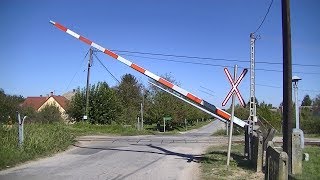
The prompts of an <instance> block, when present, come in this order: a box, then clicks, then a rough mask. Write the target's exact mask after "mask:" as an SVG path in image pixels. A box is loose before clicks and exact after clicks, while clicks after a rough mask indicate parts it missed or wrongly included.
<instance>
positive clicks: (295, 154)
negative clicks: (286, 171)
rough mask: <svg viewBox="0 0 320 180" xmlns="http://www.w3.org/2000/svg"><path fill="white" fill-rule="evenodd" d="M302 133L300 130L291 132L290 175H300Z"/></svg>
mask: <svg viewBox="0 0 320 180" xmlns="http://www.w3.org/2000/svg"><path fill="white" fill-rule="evenodd" d="M302 138H303V132H302V130H300V129H293V132H292V174H301V173H302V158H303V153H302V148H303V147H304V145H303V141H302Z"/></svg>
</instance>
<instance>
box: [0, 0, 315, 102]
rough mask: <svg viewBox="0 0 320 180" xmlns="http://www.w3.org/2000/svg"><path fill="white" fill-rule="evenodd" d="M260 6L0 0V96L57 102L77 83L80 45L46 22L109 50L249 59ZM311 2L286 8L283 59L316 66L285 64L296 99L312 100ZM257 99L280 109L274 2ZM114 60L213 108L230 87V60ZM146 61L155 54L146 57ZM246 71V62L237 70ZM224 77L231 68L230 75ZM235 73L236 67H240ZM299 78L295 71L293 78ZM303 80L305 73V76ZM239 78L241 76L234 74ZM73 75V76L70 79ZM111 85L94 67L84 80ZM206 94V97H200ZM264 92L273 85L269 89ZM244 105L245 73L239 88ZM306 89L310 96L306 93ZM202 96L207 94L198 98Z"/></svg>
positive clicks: (265, 0) (114, 65)
mask: <svg viewBox="0 0 320 180" xmlns="http://www.w3.org/2000/svg"><path fill="white" fill-rule="evenodd" d="M269 3H270V1H269V0H260V1H256V0H245V1H236V0H230V1H215V0H214V1H209V0H208V1H195V0H194V1H191V0H190V1H188V0H186V1H176V0H170V1H169V0H164V1H147V0H146V1H121V0H120V1H83V0H79V1H62V0H57V1H45V0H44V1H15V0H10V1H9V0H4V1H0V23H1V28H0V39H1V41H0V49H1V50H0V63H1V64H0V65H1V71H0V88H3V89H4V90H5V92H6V93H8V94H18V95H23V96H24V97H27V96H39V95H40V94H42V95H46V94H48V93H49V92H50V91H55V93H56V94H63V93H65V92H66V91H70V90H72V89H73V88H77V87H78V86H80V87H84V86H85V82H86V71H85V69H86V61H87V60H85V59H84V56H85V54H86V53H87V51H88V49H89V47H88V46H87V45H86V44H84V43H82V42H80V41H78V40H76V39H74V38H73V37H71V36H69V35H68V34H66V33H63V32H62V31H60V30H58V29H56V28H55V27H54V26H52V25H51V24H50V23H49V20H53V21H56V22H59V23H61V24H63V25H64V26H66V27H68V28H70V29H71V30H73V31H75V32H77V33H79V34H81V35H83V36H85V37H87V38H89V39H91V40H93V41H95V42H96V43H98V44H100V45H102V46H103V47H105V48H108V49H116V50H128V51H140V52H152V53H164V54H175V55H186V56H200V57H210V58H222V59H238V60H244V61H246V60H249V55H250V54H249V50H250V49H249V48H250V44H249V43H250V38H249V35H250V33H251V32H253V31H255V29H256V28H257V27H258V25H259V24H260V22H261V20H262V18H263V17H264V15H265V13H266V10H267V8H268V6H269ZM319 7H320V1H317V0H308V1H299V0H292V1H291V21H292V24H291V28H292V57H293V58H292V61H293V63H295V64H315V65H318V67H307V66H293V72H294V73H293V75H298V76H299V77H301V78H302V81H301V82H300V83H299V87H300V89H301V90H300V91H299V100H302V98H303V96H304V95H306V94H309V95H310V96H311V97H312V98H313V97H315V96H316V95H317V94H320V85H319V80H320V71H319V70H320V67H319V66H320V62H319V57H320V35H319V33H320V24H319V23H317V22H318V21H319V20H318V18H319V17H320V11H319V10H318V9H319ZM256 34H257V35H260V36H261V38H260V39H259V40H257V41H256V62H257V64H256V68H257V71H256V83H257V86H256V96H257V98H258V100H259V101H265V102H266V103H272V104H273V105H274V106H278V105H279V104H280V102H281V101H282V72H274V71H265V70H258V69H267V70H270V69H272V70H279V71H281V70H282V65H270V64H261V63H259V62H271V63H273V62H275V63H282V32H281V3H280V1H279V0H275V1H274V3H273V5H272V7H271V10H270V13H269V15H268V17H267V19H266V21H265V23H264V24H263V26H262V28H261V29H260V30H259V31H258V32H257V33H256ZM98 57H99V58H100V59H101V60H102V62H103V63H104V65H105V66H106V67H108V69H109V70H110V71H111V72H112V73H113V74H114V75H115V76H116V77H117V78H118V79H120V78H121V76H122V75H124V74H125V73H131V74H133V75H135V76H136V77H137V78H138V80H140V81H142V82H144V83H146V82H147V78H146V77H145V76H143V75H142V74H140V73H137V72H135V71H134V70H132V69H131V68H129V67H127V66H125V65H124V64H122V63H120V62H118V61H115V60H113V59H112V58H110V57H108V56H106V55H104V54H102V53H100V54H98ZM123 57H125V58H127V59H129V60H131V61H133V62H135V63H136V64H138V65H140V66H142V67H144V68H146V69H148V70H149V71H151V72H153V73H155V74H158V75H163V74H166V73H169V74H171V75H172V76H173V77H174V78H175V79H176V80H177V81H178V82H179V83H180V85H181V87H182V88H184V89H186V90H188V91H190V92H192V93H194V94H195V95H197V96H199V97H201V98H203V99H205V100H207V101H209V102H211V103H213V104H215V105H217V106H218V107H221V103H222V101H223V99H224V97H225V96H226V95H227V93H228V91H229V89H230V85H229V82H228V80H227V78H226V76H225V74H224V72H223V67H219V66H221V65H223V66H233V65H234V64H235V62H228V61H217V60H216V61H214V60H197V59H185V58H172V57H157V58H163V59H167V60H179V61H189V62H190V61H191V62H195V63H204V64H214V65H219V66H208V65H196V64H186V63H176V62H170V61H163V60H162V61H160V60H155V59H149V58H141V57H133V56H127V55H123ZM153 57H154V56H153ZM236 64H238V66H241V67H249V63H248V62H245V63H240V62H236ZM229 69H230V71H232V69H231V68H229ZM239 71H242V69H239ZM295 72H299V73H295ZM308 73H311V74H308ZM239 74H240V72H239ZM73 77H74V78H73ZM98 81H106V82H107V83H108V84H109V85H111V86H114V85H117V82H116V81H115V80H114V79H112V77H111V76H110V75H109V74H108V73H107V71H106V70H105V69H104V68H103V67H102V66H101V65H100V64H99V62H98V61H97V60H95V61H94V64H93V67H92V72H91V82H92V83H96V82H98ZM201 86H202V87H206V88H208V89H211V90H212V91H213V92H209V91H208V92H209V93H211V94H213V95H214V96H210V95H208V94H206V93H203V92H202V91H201V90H205V89H203V88H201ZM269 86H272V87H269ZM239 89H240V91H241V93H242V95H243V97H244V99H245V101H248V99H249V74H247V76H246V77H245V79H244V80H243V81H242V83H241V84H240V88H239ZM309 90H310V91H309ZM205 91H206V90H205Z"/></svg>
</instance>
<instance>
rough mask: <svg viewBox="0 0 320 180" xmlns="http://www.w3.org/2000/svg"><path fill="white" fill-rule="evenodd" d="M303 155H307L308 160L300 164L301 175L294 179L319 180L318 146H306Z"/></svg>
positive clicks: (319, 154) (319, 160)
mask: <svg viewBox="0 0 320 180" xmlns="http://www.w3.org/2000/svg"><path fill="white" fill-rule="evenodd" d="M304 152H305V153H308V154H309V157H310V160H309V161H303V162H302V174H301V175H298V176H295V178H296V179H320V171H319V170H320V148H319V146H306V147H305V149H304Z"/></svg>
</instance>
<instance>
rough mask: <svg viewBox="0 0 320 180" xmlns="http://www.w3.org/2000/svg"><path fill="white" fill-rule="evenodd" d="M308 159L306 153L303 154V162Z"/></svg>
mask: <svg viewBox="0 0 320 180" xmlns="http://www.w3.org/2000/svg"><path fill="white" fill-rule="evenodd" d="M309 159H310V157H309V154H308V153H303V160H304V161H309Z"/></svg>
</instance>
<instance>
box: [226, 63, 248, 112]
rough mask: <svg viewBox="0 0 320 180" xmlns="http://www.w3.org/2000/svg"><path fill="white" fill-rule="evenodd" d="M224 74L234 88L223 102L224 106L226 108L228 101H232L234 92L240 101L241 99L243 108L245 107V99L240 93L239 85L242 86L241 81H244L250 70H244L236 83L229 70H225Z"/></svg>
mask: <svg viewBox="0 0 320 180" xmlns="http://www.w3.org/2000/svg"><path fill="white" fill-rule="evenodd" d="M224 72H225V73H226V75H227V77H228V79H229V82H230V84H231V86H232V88H231V90H230V91H229V93H228V95H227V97H226V98H225V99H224V100H223V102H222V106H225V105H226V104H227V102H228V100H229V99H230V97H231V95H232V94H233V93H234V92H235V93H236V94H237V96H238V99H239V101H240V104H241V105H242V106H245V103H244V100H243V98H242V96H241V94H240V91H239V89H238V85H239V84H240V82H241V80H242V79H243V77H244V76H245V75H246V74H247V72H248V69H244V70H243V71H242V73H241V74H240V76H239V78H238V79H237V80H236V81H235V80H234V79H233V78H232V77H231V75H230V72H229V70H228V68H224Z"/></svg>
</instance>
